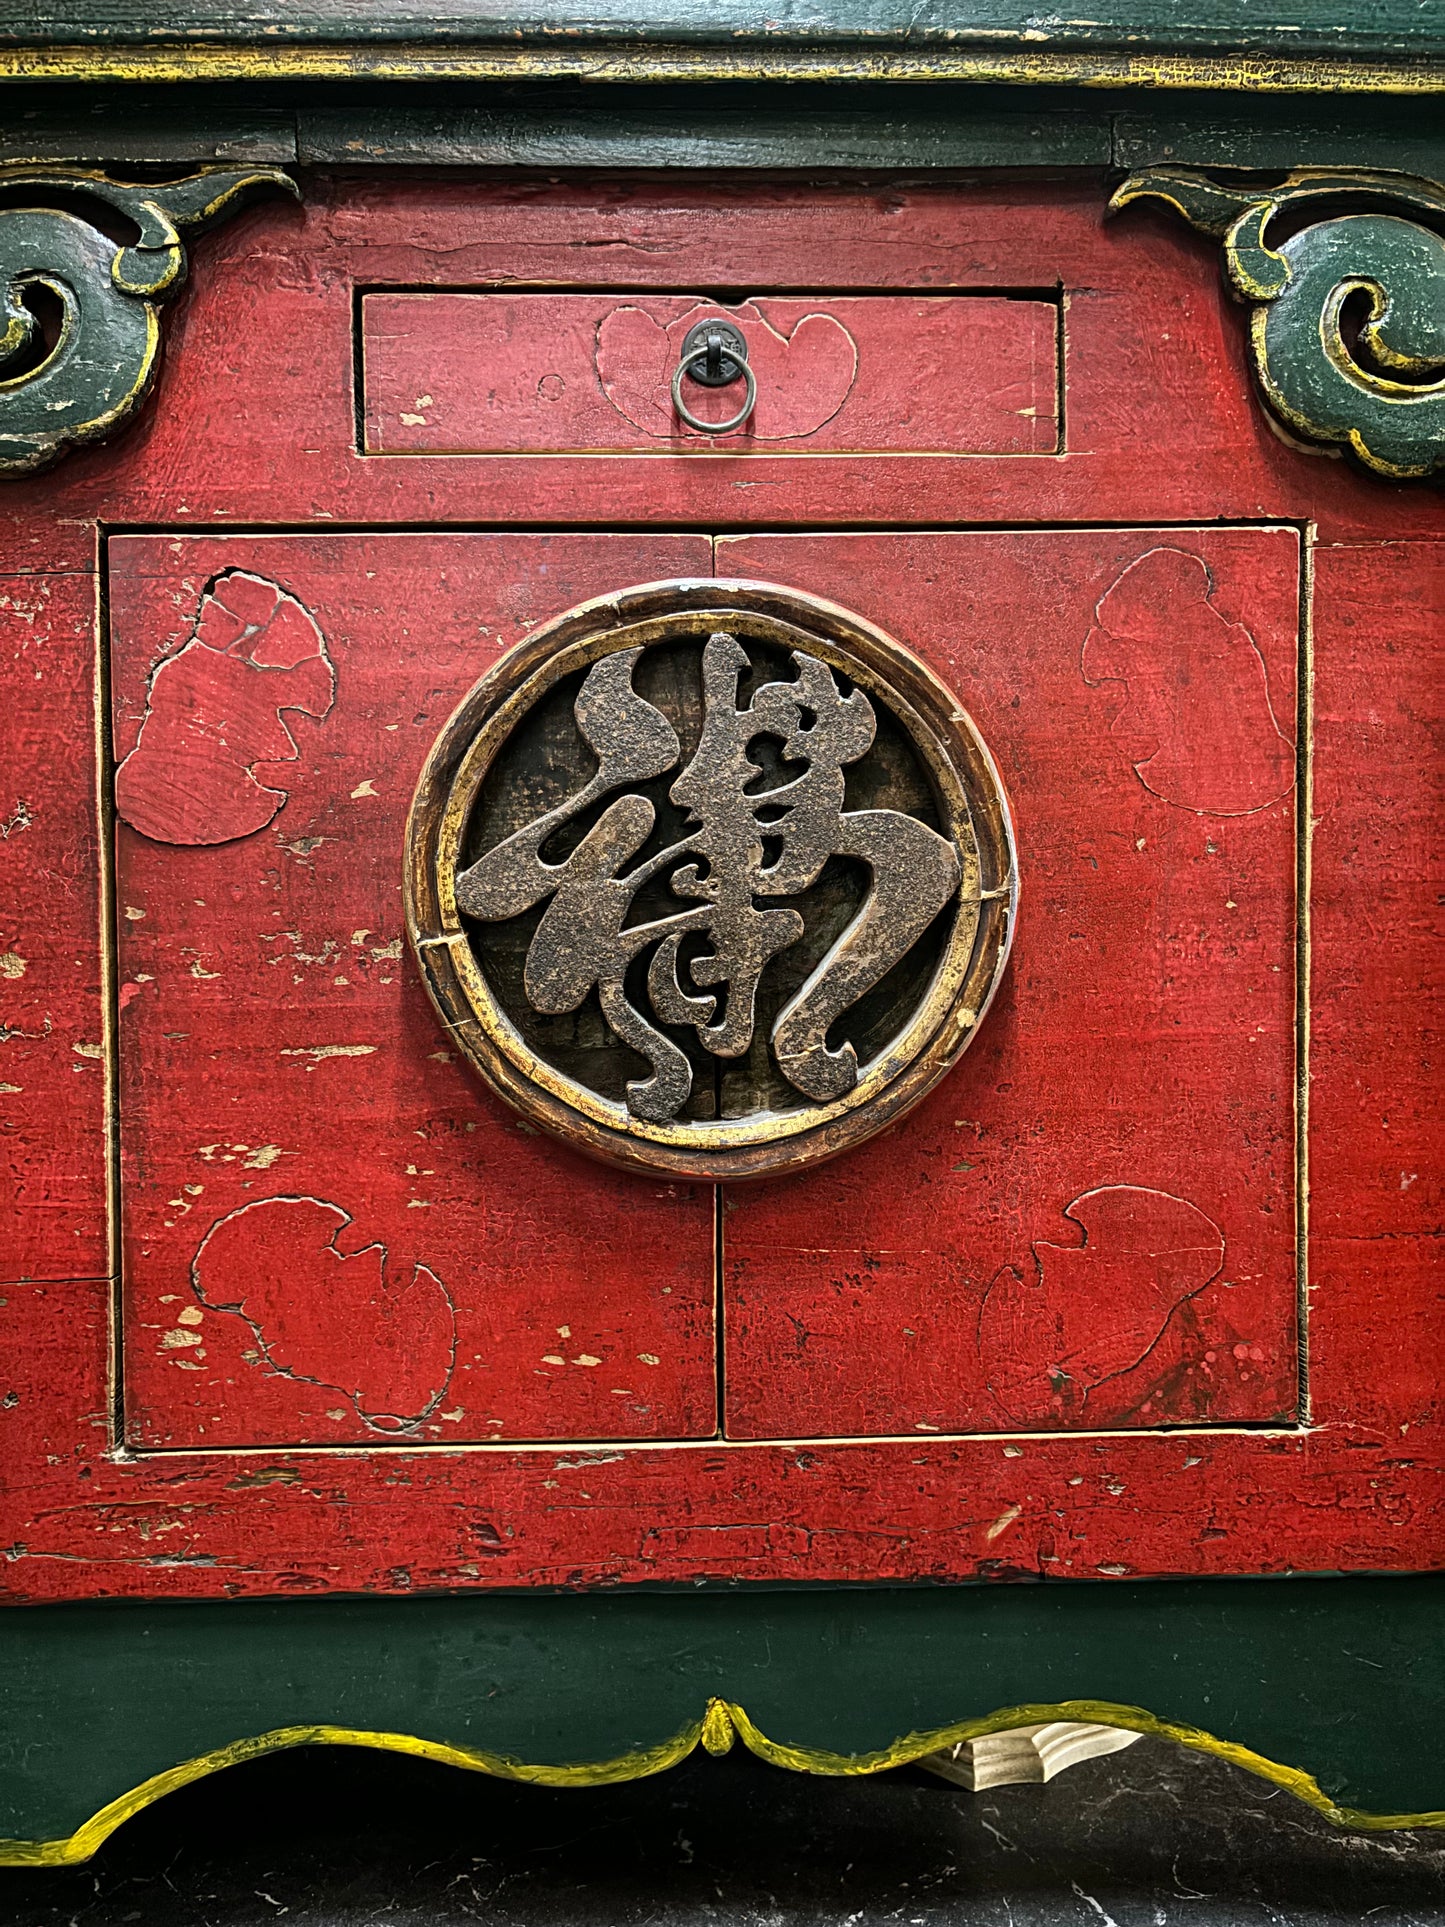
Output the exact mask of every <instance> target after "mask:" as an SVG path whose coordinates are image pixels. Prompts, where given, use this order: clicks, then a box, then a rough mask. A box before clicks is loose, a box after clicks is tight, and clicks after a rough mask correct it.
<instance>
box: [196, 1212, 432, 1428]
mask: <svg viewBox="0 0 1445 1927" xmlns="http://www.w3.org/2000/svg"><path fill="white" fill-rule="evenodd" d="M351 1222H352V1219H351V1215H350V1213H349V1212H347V1211H343V1210H342V1208H341V1206H340V1205H337V1204H330V1203H328V1202H326V1201H325V1200H324V1199H321V1198H310V1197H278V1198H258V1199H257V1200H256V1201H255V1202H254V1203H251V1204H246V1205H242V1206H241V1207H240V1209H239V1210H237V1211H232V1212H230V1213H228V1214H227V1216H225V1217H224V1218H221V1219H218V1220H217V1222H216V1223H215V1224H213V1225H212V1226H211V1229H210V1230H209V1231H208V1232H207V1233H206V1235H205V1237H204V1238H203V1239H202V1241H201V1244H200V1248H199V1249H198V1251H197V1252H196V1255H195V1258H194V1260H193V1261H192V1265H191V1287H192V1289H193V1291H194V1292H195V1294H196V1297H197V1299H198V1300H199V1302H200V1304H201V1305H203V1306H204V1307H205V1308H206V1309H207V1310H208V1311H217V1312H229V1313H231V1314H233V1315H234V1316H236V1317H239V1318H242V1319H244V1320H245V1322H246V1323H247V1324H248V1325H249V1326H250V1327H251V1330H252V1332H253V1334H254V1336H255V1341H256V1347H257V1350H256V1354H255V1359H254V1362H256V1363H258V1364H261V1365H264V1366H265V1367H266V1368H268V1369H269V1370H270V1371H271V1372H274V1373H276V1374H277V1375H278V1376H280V1377H283V1378H292V1379H296V1380H298V1381H299V1382H301V1383H302V1384H308V1385H315V1386H318V1387H323V1388H325V1389H326V1390H328V1391H336V1392H339V1393H341V1395H342V1396H343V1397H344V1398H346V1399H348V1400H349V1401H350V1403H351V1405H352V1407H353V1409H354V1410H355V1412H356V1415H357V1417H358V1418H359V1419H360V1420H361V1421H362V1423H363V1424H364V1425H366V1426H368V1427H369V1428H370V1429H371V1430H372V1431H375V1432H410V1431H413V1430H415V1428H416V1427H417V1426H418V1425H420V1424H421V1423H422V1422H423V1421H424V1420H425V1419H428V1418H430V1417H431V1415H432V1414H433V1413H434V1412H435V1411H436V1409H437V1407H438V1406H439V1405H440V1404H441V1402H442V1400H443V1398H444V1397H445V1396H446V1394H447V1391H448V1389H449V1388H450V1385H451V1380H452V1373H453V1371H454V1369H455V1367H456V1350H457V1335H456V1313H455V1307H454V1306H453V1303H452V1299H451V1294H450V1293H449V1292H448V1290H447V1288H446V1286H445V1285H444V1284H443V1283H442V1281H441V1279H440V1278H438V1277H437V1276H436V1274H435V1272H433V1271H430V1270H429V1269H428V1268H427V1267H426V1266H425V1265H422V1264H418V1265H416V1266H415V1267H414V1269H413V1272H412V1276H411V1277H410V1279H400V1278H394V1277H392V1276H391V1275H390V1266H389V1262H388V1255H387V1249H386V1246H385V1245H382V1244H366V1245H361V1246H359V1247H358V1248H357V1249H355V1250H352V1251H347V1250H344V1249H343V1248H342V1245H341V1238H342V1233H343V1232H344V1231H345V1230H346V1229H347V1227H348V1226H349V1225H350V1224H351Z"/></svg>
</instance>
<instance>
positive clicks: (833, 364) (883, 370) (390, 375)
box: [361, 292, 1061, 455]
mask: <svg viewBox="0 0 1445 1927" xmlns="http://www.w3.org/2000/svg"><path fill="white" fill-rule="evenodd" d="M714 319H716V320H719V321H721V322H722V323H724V324H725V325H729V326H732V327H736V328H739V329H741V331H742V333H743V335H744V338H745V339H746V341H747V342H748V344H749V365H750V366H751V367H752V369H753V371H754V374H755V376H756V379H757V401H756V405H755V407H754V408H753V410H752V412H751V414H750V415H749V417H748V419H747V421H746V422H745V423H743V424H742V425H741V426H740V427H738V428H736V429H734V430H732V431H731V432H730V433H727V434H723V435H719V436H717V437H713V436H711V435H709V434H707V433H706V432H704V431H702V430H700V429H696V428H693V427H690V426H689V425H688V424H687V423H686V422H685V421H683V420H682V419H680V418H679V416H678V414H677V412H676V410H675V409H674V407H673V404H672V397H671V393H670V384H671V380H672V374H673V370H674V368H675V367H676V365H677V363H678V360H679V357H680V356H681V354H682V351H683V346H684V343H685V342H686V340H687V338H688V337H689V335H691V334H692V332H693V330H694V329H696V328H698V327H699V326H702V325H705V324H706V323H707V322H708V321H710V320H714ZM1060 319H1061V316H1060V310H1059V307H1058V305H1057V303H1056V302H1054V301H1041V300H1038V299H1037V298H1028V297H1019V298H1015V299H1009V298H1007V297H1000V296H990V295H979V294H951V295H927V294H886V295H874V296H860V295H839V294H828V293H820V294H808V295H795V296H791V297H784V296H779V295H770V296H768V297H766V298H758V299H751V300H746V301H735V302H731V303H729V304H727V305H726V306H721V305H719V304H718V303H716V302H710V301H708V300H707V298H706V297H705V296H702V295H693V294H678V295H655V294H650V293H649V294H637V293H631V294H628V293H611V292H607V293H589V294H570V293H513V292H508V293H500V294H480V293H478V294H424V293H413V294H380V293H379V294H368V295H366V296H365V297H364V298H363V300H362V304H361V357H362V366H361V379H362V384H363V392H364V395H365V422H366V443H365V446H366V451H367V453H368V454H373V455H419V454H429V455H447V454H459V455H486V454H509V453H517V454H521V453H535V454H619V453H623V452H627V453H632V454H655V453H657V452H658V451H659V449H668V448H672V447H682V448H688V449H691V450H693V451H694V452H696V453H701V452H703V451H705V450H706V449H708V448H715V449H716V448H725V449H727V450H728V452H730V453H735V452H737V451H738V450H739V449H744V450H746V449H749V448H777V449H779V450H784V451H789V452H796V453H799V454H819V455H869V454H885V453H892V454H903V453H911V454H930V453H934V454H987V455H1018V454H1022V455H1036V454H1046V453H1052V452H1053V451H1054V450H1055V449H1056V448H1057V447H1058V436H1059V430H1058V421H1059V412H1058V379H1059V361H1060V352H1061V343H1060V333H1059V327H1060ZM686 394H687V398H688V401H689V405H690V406H691V408H692V410H693V412H694V413H697V414H700V415H701V416H702V418H703V419H704V420H707V421H718V422H721V421H724V420H726V419H728V418H729V417H730V416H732V415H733V414H734V413H735V412H736V410H737V408H738V405H739V402H738V388H737V385H736V384H733V385H730V386H728V387H725V388H721V389H709V388H707V387H705V386H703V385H701V384H699V383H696V382H693V381H691V380H688V382H687V385H686Z"/></svg>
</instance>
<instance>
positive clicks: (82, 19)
mask: <svg viewBox="0 0 1445 1927" xmlns="http://www.w3.org/2000/svg"><path fill="white" fill-rule="evenodd" d="M1442 20H1445V15H1442V12H1441V10H1440V9H1439V8H1438V7H1437V6H1435V5H1434V4H1433V0H1127V4H1120V0H1113V4H1112V5H1111V4H1104V5H1102V6H1089V7H1087V8H1081V9H1079V10H1078V13H1077V14H1075V13H1071V12H1069V11H1067V10H1064V11H1052V10H1049V9H1047V8H1030V7H1028V6H1026V5H1021V4H1020V3H1019V0H921V3H920V0H778V4H776V5H775V6H774V7H773V9H772V10H771V11H769V12H767V13H760V11H759V8H758V6H757V3H756V0H668V4H666V5H661V4H650V0H586V3H585V5H582V6H579V5H577V4H576V0H567V3H566V4H558V0H529V3H528V4H520V5H515V6H509V5H507V4H506V0H472V4H468V3H467V0H449V4H447V3H446V0H443V4H438V3H437V0H148V4H144V5H142V4H138V0H0V45H4V46H10V47H12V48H14V47H27V46H28V47H35V48H42V47H46V46H58V45H68V46H77V45H87V44H88V45H91V46H94V47H97V48H102V47H109V48H119V47H125V46H151V47H161V46H166V45H173V44H178V43H184V42H189V43H197V42H200V43H204V44H210V45H212V46H236V45H242V44H246V43H252V44H254V43H256V42H258V41H261V42H264V43H266V44H268V45H270V46H278V45H281V46H292V47H296V46H307V45H336V44H338V43H339V44H343V45H347V46H351V47H364V46H377V45H386V44H388V43H393V44H394V43H406V44H409V45H412V46H426V47H433V48H445V47H447V46H449V45H457V44H461V43H467V44H471V45H484V44H492V45H510V46H517V45H523V46H525V45H528V44H537V45H545V44H548V43H551V44H553V45H557V44H559V43H560V44H563V45H572V46H576V45H578V44H580V43H587V42H590V43H594V44H601V45H603V46H607V45H612V44H616V43H623V44H629V43H630V44H632V45H634V46H636V45H642V46H652V47H658V46H664V47H678V48H685V47H700V46H714V47H716V46H720V45H727V46H730V47H732V48H735V49H739V50H741V49H748V48H752V49H768V48H773V49H782V48H788V47H801V46H812V47H819V46H829V45H835V44H837V43H840V42H846V43H852V44H855V45H856V44H860V43H861V44H863V45H866V46H869V47H871V48H873V49H874V50H876V51H885V50H886V51H895V52H897V51H903V50H909V51H923V50H926V49H929V48H933V49H939V48H945V47H956V46H962V45H976V46H979V47H991V48H993V49H995V50H999V51H1002V50H1013V51H1017V52H1021V53H1023V52H1029V51H1032V52H1035V53H1048V52H1062V51H1067V50H1077V51H1096V52H1097V51H1100V50H1103V49H1114V50H1119V51H1125V52H1128V53H1131V54H1134V55H1139V54H1148V53H1151V52H1152V53H1158V54H1161V55H1197V56H1211V55H1219V54H1223V53H1252V54H1261V55H1269V56H1273V57H1275V58H1281V59H1295V60H1301V59H1309V58H1319V57H1321V56H1324V57H1329V58H1333V59H1367V58H1368V59H1381V58H1385V59H1390V58H1394V59H1398V58H1401V57H1405V58H1409V57H1411V56H1415V57H1419V56H1421V55H1430V54H1437V53H1439V52H1440V51H1441V49H1442V47H1445V25H1442Z"/></svg>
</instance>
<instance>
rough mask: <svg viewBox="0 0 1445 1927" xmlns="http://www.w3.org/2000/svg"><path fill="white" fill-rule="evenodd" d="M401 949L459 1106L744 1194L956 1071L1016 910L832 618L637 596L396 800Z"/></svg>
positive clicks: (960, 784)
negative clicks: (408, 795) (407, 954)
mask: <svg viewBox="0 0 1445 1927" xmlns="http://www.w3.org/2000/svg"><path fill="white" fill-rule="evenodd" d="M407 842H408V850H407V877H406V889H407V927H408V930H409V931H410V934H411V939H412V943H413V945H414V947H415V950H416V954H417V957H418V959H419V961H420V964H421V968H422V974H423V976H424V977H425V979H426V982H427V986H428V988H429V990H430V992H431V995H432V999H433V1001H434V1002H435V1004H436V1007H437V1009H438V1011H439V1012H440V1013H441V1017H442V1020H443V1022H444V1023H445V1025H446V1027H447V1030H448V1032H449V1034H450V1035H451V1037H452V1038H453V1039H454V1040H455V1043H456V1045H457V1046H458V1047H459V1048H460V1049H461V1050H462V1051H464V1052H465V1054H466V1056H467V1057H468V1058H469V1059H470V1061H471V1062H472V1064H473V1065H474V1066H475V1067H476V1068H477V1069H478V1070H479V1071H480V1072H481V1073H482V1075H483V1077H484V1078H485V1079H486V1080H487V1082H488V1083H489V1084H490V1085H491V1086H492V1087H493V1088H494V1089H495V1090H496V1091H498V1092H499V1093H500V1094H501V1095H502V1096H503V1097H504V1098H506V1099H507V1100H508V1102H509V1103H511V1104H513V1105H514V1106H515V1107H516V1108H517V1109H518V1110H519V1111H521V1112H522V1113H523V1114H524V1115H525V1116H527V1117H528V1118H530V1119H532V1120H533V1121H534V1122H535V1123H537V1124H539V1125H542V1126H543V1127H544V1128H545V1129H547V1130H549V1131H552V1132H555V1133H556V1134H558V1135H559V1136H561V1137H565V1138H567V1139H569V1140H571V1141H572V1142H573V1143H575V1144H579V1145H581V1146H582V1147H583V1148H585V1149H586V1150H589V1151H592V1152H594V1153H596V1154H598V1155H599V1156H602V1157H606V1158H610V1159H612V1160H614V1161H616V1162H620V1163H623V1164H629V1165H633V1166H638V1167H642V1168H644V1169H648V1170H660V1171H667V1172H672V1173H683V1174H689V1175H698V1176H708V1177H731V1178H737V1177H751V1176H756V1175H759V1174H762V1173H766V1172H773V1171H779V1170H786V1169H789V1168H792V1167H794V1166H797V1165H800V1164H803V1163H805V1162H808V1161H811V1160H814V1159H817V1158H822V1157H829V1156H832V1155H833V1154H834V1153H836V1152H838V1151H841V1150H844V1149H846V1148H847V1147H848V1146H849V1145H852V1144H857V1143H860V1142H861V1141H862V1140H863V1139H864V1138H867V1137H870V1136H871V1135H872V1134H873V1133H874V1132H875V1131H877V1130H880V1129H881V1128H882V1127H883V1126H884V1125H885V1124H888V1123H891V1122H892V1121H893V1120H894V1119H895V1118H897V1117H899V1116H900V1115H901V1114H902V1113H903V1112H904V1111H905V1110H906V1109H908V1107H909V1106H910V1105H912V1104H915V1103H916V1102H917V1101H918V1099H919V1098H920V1097H922V1096H923V1094H924V1093H925V1092H926V1091H927V1090H929V1089H930V1088H931V1086H932V1085H933V1084H935V1083H936V1082H937V1080H938V1079H939V1078H940V1077H941V1076H942V1075H943V1074H944V1072H945V1071H946V1070H947V1069H948V1067H949V1065H950V1064H952V1062H953V1061H954V1059H955V1058H956V1057H957V1056H958V1055H959V1053H960V1052H961V1051H963V1050H964V1049H965V1048H966V1047H967V1045H968V1044H969V1043H970V1041H971V1040H972V1038H973V1036H974V1033H975V1031H976V1029H977V1027H978V1024H979V1022H980V1021H981V1019H982V1017H983V1013H984V1011H985V1010H986V1008H987V1006H988V1002H989V999H990V998H991V996H992V995H993V991H994V988H995V986H996V984H997V982H998V979H999V975H1000V973H1001V971H1002V969H1003V966H1004V961H1005V958H1006V956H1007V952H1008V944H1009V937H1010V933H1011V929H1012V922H1013V915H1012V913H1013V899H1014V896H1015V893H1016V876H1015V866H1014V853H1013V838H1012V833H1011V829H1010V824H1009V816H1008V806H1007V804H1006V802H1005V800H1004V796H1003V792H1002V789H1001V787H1000V784H999V779H998V773H997V771H996V770H995V769H994V766H993V760H992V758H991V757H990V756H989V753H988V750H987V749H986V748H985V747H984V744H983V742H982V740H981V739H980V737H979V735H978V732H977V731H976V730H975V729H974V727H973V724H972V723H971V722H970V721H969V719H968V717H967V716H966V715H964V714H963V712H962V710H961V709H960V708H959V706H958V704H957V703H956V702H955V701H954V700H953V698H952V697H951V696H950V695H949V693H948V691H947V690H946V689H944V688H943V686H942V685H941V684H940V683H938V682H937V681H936V680H935V679H934V678H933V676H932V675H930V674H929V672H928V671H927V670H926V669H925V668H924V667H923V665H922V664H921V663H919V662H917V661H916V660H915V659H914V658H913V657H912V656H911V655H909V654H908V653H907V651H906V650H904V649H902V648H900V647H899V645H898V644H897V643H895V642H893V641H892V640H890V638H889V637H887V636H885V635H884V634H883V633H882V632H881V631H880V630H878V629H875V628H873V627H872V626H871V625H870V624H868V623H866V622H863V621H861V620H860V619H859V618H858V617H857V616H854V615H850V614H848V612H847V611H846V610H843V609H839V608H836V607H834V606H833V605H832V604H830V603H826V602H821V601H818V600H816V599H815V598H813V597H811V596H805V595H801V594H799V593H798V592H796V591H794V590H790V589H780V588H776V587H774V586H772V585H771V584H765V583H757V582H729V581H684V582H664V583H651V584H648V585H646V586H645V587H642V588H636V589H627V590H624V591H622V592H620V593H618V594H616V595H611V596H607V597H605V598H601V599H599V600H598V601H595V602H589V603H585V604H583V605H582V607H580V608H577V609H573V610H571V611H569V612H568V614H566V615H564V616H561V617H559V618H558V620H557V621H555V622H553V623H550V624H548V625H547V627H546V628H544V629H542V630H539V631H538V632H537V633H536V634H535V635H533V636H531V637H529V639H528V640H527V641H526V642H525V643H523V644H521V645H520V647H518V648H516V649H514V650H513V651H512V652H511V654H510V655H508V656H506V657H504V658H503V660H502V661H501V662H499V663H498V664H497V666H496V667H495V668H494V669H493V670H492V671H491V673H490V674H489V675H487V676H485V677H483V679H482V680H481V682H479V683H478V684H477V686H476V687H475V688H474V689H473V690H472V692H471V694H470V695H469V696H468V697H467V698H466V700H465V701H464V702H463V703H462V705H461V707H460V709H458V711H457V713H456V715H455V716H453V718H452V719H451V721H450V722H449V723H448V725H447V727H446V729H445V730H444V731H443V732H442V734H441V736H440V738H439V739H438V741H437V743H436V745H435V747H434V748H433V750H432V753H431V755H430V757H429V758H428V759H427V764H426V768H425V769H424V770H423V772H422V777H421V782H420V784H419V785H418V788H417V793H416V798H415V801H414V802H413V805H412V813H411V819H410V822H409V824H408V829H407Z"/></svg>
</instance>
